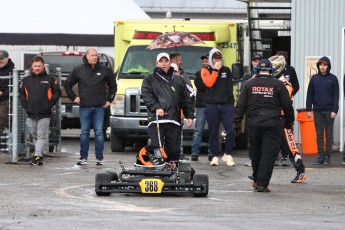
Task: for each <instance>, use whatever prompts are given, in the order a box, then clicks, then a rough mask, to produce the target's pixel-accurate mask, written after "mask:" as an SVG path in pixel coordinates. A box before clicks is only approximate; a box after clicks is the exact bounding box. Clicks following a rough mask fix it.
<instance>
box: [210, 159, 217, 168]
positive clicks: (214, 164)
mask: <svg viewBox="0 0 345 230" xmlns="http://www.w3.org/2000/svg"><path fill="white" fill-rule="evenodd" d="M210 165H211V166H218V165H219V160H218V157H213V158H212V161H211V163H210Z"/></svg>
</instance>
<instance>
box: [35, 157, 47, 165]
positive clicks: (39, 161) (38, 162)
mask: <svg viewBox="0 0 345 230" xmlns="http://www.w3.org/2000/svg"><path fill="white" fill-rule="evenodd" d="M43 160H44V157H40V159H39V160H38V161H37V165H39V166H43V165H44V164H45V163H44V161H43Z"/></svg>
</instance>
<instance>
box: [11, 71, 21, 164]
mask: <svg viewBox="0 0 345 230" xmlns="http://www.w3.org/2000/svg"><path fill="white" fill-rule="evenodd" d="M18 82H19V74H18V71H17V70H13V81H12V90H13V91H12V92H13V93H12V96H13V101H12V103H13V106H12V162H18V96H19V95H18Z"/></svg>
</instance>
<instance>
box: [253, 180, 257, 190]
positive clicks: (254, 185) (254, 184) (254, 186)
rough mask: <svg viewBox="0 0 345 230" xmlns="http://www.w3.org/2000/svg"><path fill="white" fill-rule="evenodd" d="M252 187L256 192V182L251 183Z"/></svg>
mask: <svg viewBox="0 0 345 230" xmlns="http://www.w3.org/2000/svg"><path fill="white" fill-rule="evenodd" d="M252 187H253V188H254V190H257V189H258V185H257V184H256V182H253V183H252Z"/></svg>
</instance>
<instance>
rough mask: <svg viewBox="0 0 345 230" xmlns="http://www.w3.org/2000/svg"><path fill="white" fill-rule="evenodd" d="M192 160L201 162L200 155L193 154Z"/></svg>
mask: <svg viewBox="0 0 345 230" xmlns="http://www.w3.org/2000/svg"><path fill="white" fill-rule="evenodd" d="M191 160H192V161H198V160H199V157H198V155H196V154H192V157H191Z"/></svg>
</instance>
